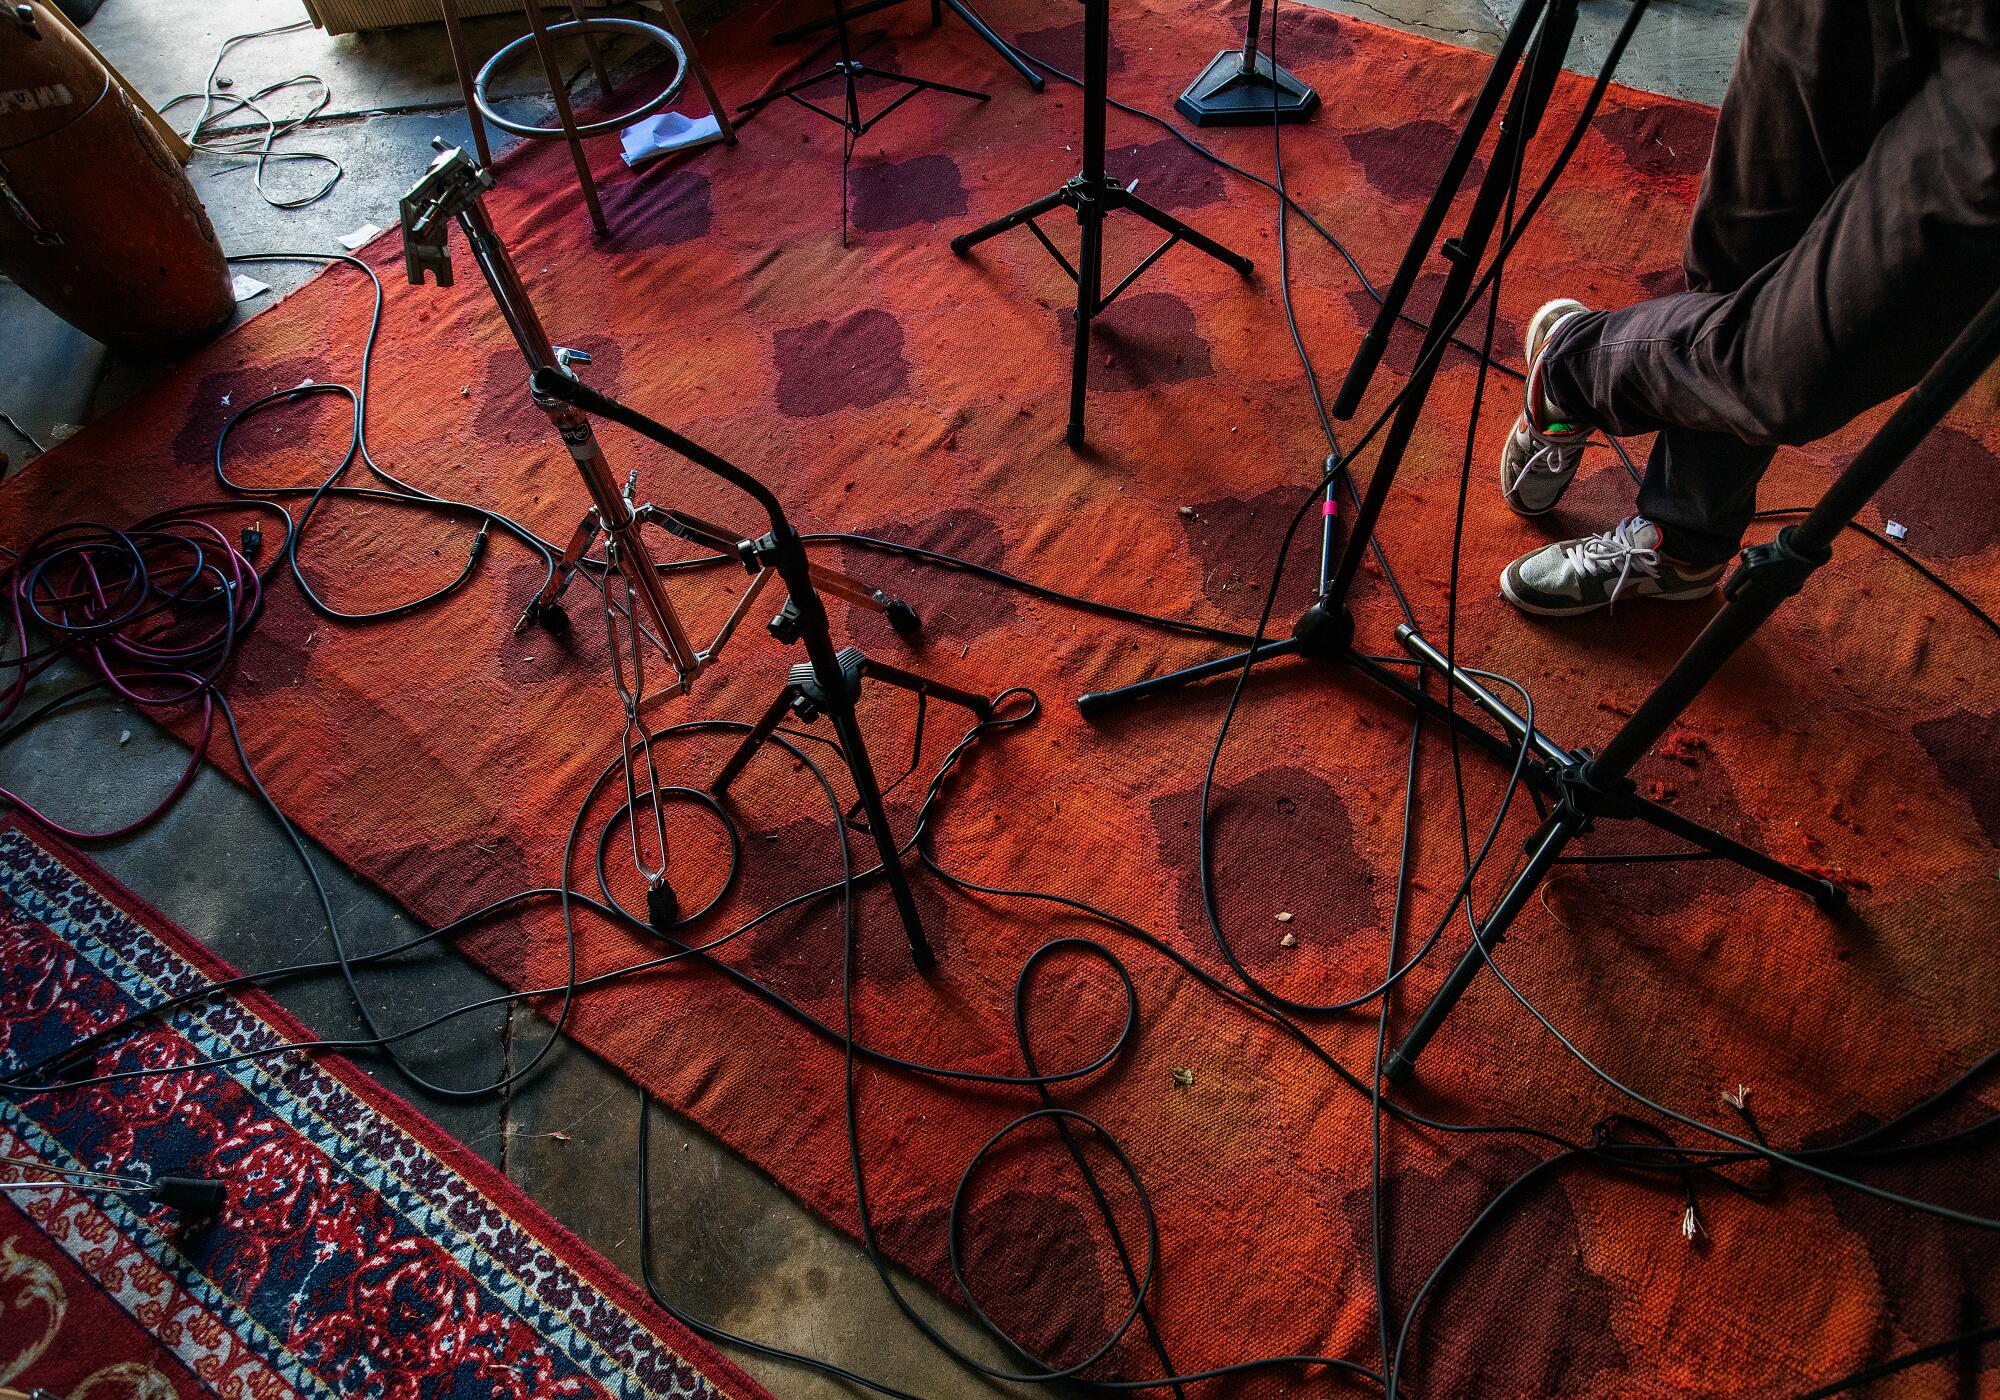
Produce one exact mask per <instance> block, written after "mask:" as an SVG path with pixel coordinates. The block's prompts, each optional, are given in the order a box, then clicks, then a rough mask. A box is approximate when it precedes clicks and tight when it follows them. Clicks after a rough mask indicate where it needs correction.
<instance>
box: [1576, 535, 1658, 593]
mask: <svg viewBox="0 0 2000 1400" xmlns="http://www.w3.org/2000/svg"><path fill="white" fill-rule="evenodd" d="M1647 523H1648V522H1647V520H1646V517H1645V516H1643V515H1635V516H1632V517H1631V518H1630V519H1628V520H1622V521H1620V522H1619V523H1618V525H1617V527H1616V528H1614V529H1610V530H1606V531H1604V533H1602V534H1599V535H1590V536H1588V537H1586V538H1584V539H1580V540H1576V541H1574V542H1572V543H1570V544H1565V545H1561V546H1559V548H1560V549H1561V550H1562V557H1563V562H1564V563H1566V564H1568V565H1569V566H1570V568H1571V569H1572V570H1574V571H1575V572H1576V573H1577V574H1578V575H1579V576H1580V577H1582V578H1597V577H1599V576H1600V575H1603V574H1608V573H1610V572H1611V571H1612V570H1613V569H1616V570H1617V571H1618V581H1617V582H1616V583H1614V584H1612V585H1611V596H1610V597H1609V598H1608V599H1606V600H1605V601H1606V602H1607V603H1616V602H1617V601H1618V595H1619V594H1620V593H1622V592H1624V591H1625V585H1626V584H1627V583H1628V582H1630V581H1631V578H1632V576H1633V574H1635V573H1637V574H1641V575H1643V576H1645V577H1646V578H1658V577H1659V573H1660V551H1659V547H1658V537H1657V533H1656V535H1655V542H1654V543H1653V544H1650V545H1645V544H1640V543H1639V539H1638V535H1639V531H1640V530H1641V529H1644V528H1645V527H1646V525H1647Z"/></svg>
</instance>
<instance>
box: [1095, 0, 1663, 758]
mask: <svg viewBox="0 0 2000 1400" xmlns="http://www.w3.org/2000/svg"><path fill="white" fill-rule="evenodd" d="M1577 3H1578V0H1523V3H1522V5H1521V8H1520V9H1519V10H1518V11H1516V12H1515V15H1514V20H1513V23H1511V24H1510V25H1509V26H1508V27H1507V33H1506V35H1505V37H1503V38H1502V40H1501V43H1500V48H1499V51H1498V52H1497V53H1496V54H1495V55H1494V56H1493V65H1492V67H1491V68H1490V69H1489V70H1488V71H1487V75H1486V82H1485V84H1484V85H1483V86H1482V87H1481V88H1480V91H1479V95H1478V97H1477V98H1476V99H1475V100H1474V102H1473V106H1472V111H1471V112H1470V113H1469V114H1468V115H1467V117H1466V122H1465V127H1464V129H1463V130H1462V131H1461V132H1460V133H1459V136H1458V143H1457V145H1455V146H1454V147H1453V148H1452V153H1451V157H1450V159H1449V160H1448V161H1447V162H1446V164H1445V169H1444V174H1443V175H1442V176H1441V177H1440V178H1439V181H1438V185H1437V188H1436V189H1435V190H1434V191H1433V192H1432V194H1431V198H1430V202H1429V204H1428V205H1426V206H1425V209H1424V212H1423V215H1422V217H1421V218H1420V219H1419V220H1418V222H1417V228H1416V231H1415V232H1414V233H1413V234H1412V235H1411V238H1410V245H1409V248H1408V250H1407V251H1406V252H1405V253H1404V255H1403V261H1402V265H1401V267H1400V268H1399V269H1398V271H1397V274H1396V280H1395V282H1394V283H1393V284H1391V286H1390V288H1389V291H1388V293H1387V294H1386V296H1385V297H1384V299H1383V311H1382V314H1381V316H1379V317H1378V318H1377V320H1376V324H1375V329H1374V330H1372V331H1370V333H1369V336H1368V339H1366V340H1364V341H1363V342H1362V347H1361V351H1360V355H1359V357H1358V358H1357V359H1356V360H1355V363H1354V366H1353V367H1352V368H1351V369H1350V370H1349V372H1348V376H1347V380H1346V382H1345V383H1344V384H1343V386H1342V389H1341V394H1340V398H1339V400H1338V401H1337V403H1336V404H1335V407H1334V412H1335V413H1336V414H1338V415H1340V416H1343V417H1346V416H1351V415H1352V413H1353V406H1354V403H1355V402H1358V401H1359V399H1360V396H1361V389H1362V388H1365V387H1366V383H1367V379H1368V376H1369V374H1370V373H1371V372H1372V370H1373V369H1374V366H1375V363H1376V361H1378V360H1379V359H1380V357H1381V346H1380V344H1377V343H1375V342H1376V341H1377V339H1378V337H1382V338H1386V329H1385V328H1386V327H1392V326H1394V325H1395V323H1396V320H1397V317H1398V315H1399V313H1400V312H1401V310H1402V303H1403V299H1404V298H1406V297H1407V296H1408V294H1409V290H1410V287H1411V286H1412V285H1413V284H1414V283H1415V281H1416V277H1417V273H1418V271H1419V270H1421V269H1422V267H1423V263H1424V259H1425V257H1426V255H1427V254H1428V253H1429V251H1430V247H1431V244H1432V242H1433V241H1434V240H1435V239H1436V237H1437V234H1438V230H1439V229H1440V228H1441V227H1442V226H1443V224H1444V220H1445V218H1446V216H1447V215H1448V214H1449V213H1450V212H1451V207H1452V203H1453V201H1454V199H1455V198H1456V197H1457V194H1458V190H1459V186H1460V185H1461V184H1462V183H1463V182H1464V180H1465V174H1466V171H1467V170H1468V169H1470V168H1471V165H1472V160H1473V157H1474V156H1475V155H1477V154H1478V151H1479V146H1480V143H1481V142H1482V141H1483V140H1484V139H1485V136H1486V131H1487V128H1488V127H1489V126H1490V125H1491V124H1492V121H1493V118H1494V115H1495V113H1497V112H1499V110H1500V103H1501V99H1502V98H1503V97H1506V96H1507V92H1508V88H1509V86H1510V84H1511V85H1512V87H1513V95H1512V97H1511V98H1510V99H1509V101H1508V105H1507V110H1506V114H1505V116H1504V117H1502V119H1501V123H1500V135H1499V137H1498V139H1497V140H1496V142H1495V144H1494V150H1493V154H1492V157H1491V159H1490V160H1489V161H1488V162H1487V166H1486V174H1485V177H1484V178H1483V180H1482V181H1481V183H1480V187H1479V193H1478V195H1477V196H1476V198H1475V199H1474V201H1473V204H1472V208H1471V210H1470V212H1468V214H1467V215H1466V219H1465V225H1464V228H1463V231H1462V232H1461V233H1460V234H1459V236H1458V237H1457V238H1454V239H1452V240H1450V241H1449V242H1448V243H1446V245H1445V249H1444V254H1445V257H1446V258H1447V259H1448V260H1449V262H1450V271H1449V272H1448V273H1447V274H1446V277H1445V282H1444V287H1443V289H1442V290H1441V291H1440V292H1439V293H1438V303H1437V309H1436V310H1435V311H1434V312H1432V314H1431V318H1430V325H1429V328H1428V330H1427V332H1426V334H1425V336H1424V342H1423V348H1422V350H1421V352H1420V353H1419V354H1418V357H1417V368H1416V371H1415V372H1414V373H1413V374H1412V375H1411V378H1410V382H1409V384H1408V385H1407V386H1406V387H1405V389H1404V391H1403V397H1402V401H1401V403H1400V405H1399V407H1398V410H1397V413H1396V417H1395V419H1394V421H1393V422H1392V423H1391V424H1390V427H1389V431H1388V435H1387V437H1386V438H1385V440H1384V442H1383V445H1382V450H1381V457H1380V461H1379V462H1378V463H1377V465H1376V467H1375V471H1374V473H1373V475H1372V476H1371V477H1370V478H1369V482H1368V491H1367V494H1366V496H1365V497H1364V498H1363V500H1362V503H1361V508H1360V510H1359V511H1358V512H1356V515H1355V519H1354V523H1353V527H1352V528H1351V529H1350V531H1349V532H1348V539H1347V545H1346V548H1345V549H1343V550H1339V551H1337V552H1336V551H1335V550H1334V549H1332V547H1331V537H1330V531H1329V532H1328V533H1327V534H1326V535H1323V536H1322V545H1321V551H1320V577H1319V587H1318V590H1317V595H1316V597H1315V599H1314V601H1313V603H1312V605H1311V606H1310V607H1308V608H1307V609H1306V610H1305V612H1304V613H1303V614H1301V615H1300V617H1299V619H1298V621H1297V622H1296V623H1294V624H1293V627H1292V635H1291V636H1289V637H1285V638H1280V639H1279V640H1276V641H1270V642H1265V643H1263V644H1261V645H1260V646H1258V647H1257V648H1256V649H1255V650H1254V651H1250V652H1237V653H1235V654H1233V655H1230V656H1224V657H1218V658H1217V659H1216V660H1213V661H1205V662H1202V663H1200V664H1199V665H1195V666H1190V667H1187V668H1185V669H1183V670H1179V671H1173V672H1169V673H1167V674H1164V675H1159V676H1154V677H1151V678H1149V679H1147V680H1143V681H1139V682H1136V683H1135V684H1132V685H1126V686H1120V687H1118V688H1116V689H1113V690H1105V691H1097V692H1094V693H1092V694H1088V695H1084V696H1082V697H1080V698H1079V699H1078V700H1077V707H1078V708H1079V709H1081V710H1082V711H1083V713H1084V716H1085V717H1086V718H1096V717H1098V716H1100V715H1103V714H1105V713H1107V712H1108V711H1110V710H1112V709H1114V708H1116V707H1117V706H1119V705H1123V704H1126V703H1128V702H1129V701H1133V700H1138V699H1142V698H1144V697H1147V696H1151V695H1157V694H1160V693H1162V692H1164V691H1169V690H1177V689H1179V688H1180V687H1182V686H1186V685H1190V684H1193V683H1194V682H1196V681H1201V680H1206V679H1208V678H1209V677H1211V676H1219V675H1226V674H1228V673H1229V672H1232V671H1238V670H1241V669H1242V668H1243V665H1244V662H1245V660H1246V658H1247V659H1248V660H1249V661H1250V662H1252V663H1257V662H1263V661H1266V660H1269V659H1271V658H1273V657H1280V656H1302V657H1305V658H1307V659H1309V660H1314V661H1335V662H1345V663H1347V664H1348V665H1352V666H1355V667H1357V668H1359V669H1360V670H1362V671H1364V672H1365V673H1367V674H1368V675H1369V676H1370V677H1371V678H1373V679H1375V680H1376V681H1379V682H1381V683H1382V684H1383V685H1385V686H1388V687H1389V688H1390V689H1391V690H1394V691H1396V692H1397V693H1398V694H1399V695H1401V696H1402V698H1403V699H1405V700H1406V701H1408V702H1409V703H1411V704H1413V705H1418V706H1419V707H1421V708H1424V709H1426V710H1429V709H1430V706H1429V705H1426V704H1425V703H1424V702H1425V699H1427V698H1428V697H1427V696H1426V695H1425V692H1424V690H1423V689H1422V688H1421V687H1420V686H1416V685H1412V684H1410V683H1409V682H1408V681H1406V680H1404V678H1402V677H1400V676H1397V675H1395V674H1394V673H1393V672H1391V671H1389V670H1388V669H1387V668H1385V667H1382V666H1380V665H1379V664H1377V663H1373V662H1371V661H1370V660H1369V659H1368V657H1367V656H1366V655H1365V654H1363V653H1361V652H1359V651H1356V650H1355V649H1354V647H1353V645H1352V641H1353V635H1354V619H1353V615H1352V613H1351V612H1350V611H1349V608H1348V602H1347V599H1348V594H1349V592H1350V591H1351V589H1352V588H1353V585H1354V579H1355V576H1356V575H1357V574H1358V573H1359V572H1360V569H1361V561H1362V559H1363V558H1364V557H1365V556H1366V554H1367V551H1368V546H1369V543H1370V541H1371V540H1372V539H1373V537H1374V532H1375V525H1376V521H1377V520H1378V519H1379V518H1380V516H1381V513H1382V506H1383V504H1384V502H1385V501H1386V500H1387V498H1388V494H1389V487H1390V485H1391V484H1392V483H1393V482H1394V480H1395V476H1396V469H1397V467H1398V465H1399V464H1400V463H1401V461H1402V457H1403V452H1404V450H1405V449H1406V448H1407V447H1408V446H1409V442H1410V438H1411V435H1412V434H1413V433H1414V431H1415V429H1416V426H1417V423H1418V421H1419V419H1421V418H1422V416H1423V410H1424V405H1425V401H1426V399H1427V398H1428V396H1429V393H1430V388H1431V384H1432V382H1433V380H1434V379H1435V378H1436V374H1437V365H1438V363H1439V361H1440V360H1441V359H1442V358H1443V351H1444V342H1445V341H1446V339H1447V338H1448V337H1449V336H1450V334H1451V326H1452V323H1453V322H1454V321H1455V320H1456V319H1457V316H1458V313H1459V311H1460V310H1461V309H1462V308H1463V307H1464V305H1465V303H1466V300H1467V297H1468V293H1469V292H1470V291H1471V288H1472V285H1473V279H1474V276H1475V275H1476V273H1477V271H1478V264H1479V260H1480V257H1481V256H1482V255H1483V254H1484V252H1485V249H1486V244H1487V241H1488V239H1489V238H1490V237H1491V236H1492V232H1493V229H1494V227H1495V226H1496V225H1497V224H1498V222H1499V218H1500V213H1501V210H1502V208H1503V207H1504V205H1505V202H1506V197H1507V192H1508V187H1509V184H1510V182H1511V180H1512V178H1513V171H1514V168H1515V165H1516V157H1517V155H1518V154H1519V152H1520V150H1521V148H1522V146H1523V145H1524V144H1525V143H1526V142H1527V140H1528V139H1529V137H1530V136H1532V135H1533V133H1534V129H1535V126H1536V125H1537V124H1538V122H1539V121H1540V119H1541V115H1542V112H1543V111H1544V110H1545V109H1546V107H1547V105H1548V99H1549V94H1550V92H1551V91H1552V90H1553V89H1554V86H1555V80H1556V75H1557V73H1558V72H1560V70H1561V68H1562V59H1563V54H1564V53H1565V52H1566V51H1567V49H1568V47H1569V40H1570V34H1571V32H1572V31H1573V29H1574V28H1575V25H1576V11H1577ZM1635 3H1636V4H1637V5H1638V6H1640V7H1642V8H1643V7H1644V5H1645V4H1646V3H1647V0H1635ZM1544 13H1546V15H1547V19H1546V21H1545V22H1543V15H1544ZM1531 37H1532V39H1533V44H1532V46H1530V43H1529V40H1530V38H1531ZM1524 54H1525V59H1524ZM1517 70H1519V80H1518V81H1515V78H1516V72H1517ZM1371 345H1373V353H1372V355H1371V354H1370V347H1371ZM1343 407H1345V409H1346V412H1345V413H1342V408H1343ZM1329 465H1331V463H1329ZM1327 491H1328V494H1327V500H1326V504H1325V505H1324V506H1323V510H1324V511H1325V512H1326V514H1327V516H1328V517H1329V519H1330V518H1331V516H1332V514H1333V511H1334V497H1333V494H1332V492H1333V483H1332V482H1328V484H1327ZM1399 635H1400V634H1399ZM1414 635H1415V634H1414V633H1412V636H1414ZM1417 640H1418V641H1421V640H1422V639H1421V638H1418V639H1417ZM1426 660H1427V658H1426ZM1457 683H1458V684H1459V685H1460V687H1461V688H1462V689H1463V688H1465V687H1466V685H1467V683H1470V684H1471V685H1474V686H1477V684H1478V682H1477V681H1476V680H1474V679H1473V678H1472V677H1470V676H1467V675H1464V674H1463V673H1461V674H1460V675H1459V677H1457ZM1468 693H1469V692H1468ZM1493 703H1494V704H1496V705H1499V704H1501V703H1502V702H1501V701H1499V700H1498V698H1497V697H1494V698H1493ZM1481 708H1482V709H1484V708H1486V706H1485V705H1484V704H1483V703H1482V705H1481ZM1443 709H1444V707H1443V706H1439V707H1437V711H1436V713H1437V717H1438V718H1440V719H1442V718H1444V715H1443V713H1442V712H1443ZM1525 727H1526V726H1525V725H1524V726H1522V728H1523V729H1525ZM1460 730H1461V733H1462V734H1464V736H1465V737H1467V738H1471V739H1473V740H1474V742H1480V741H1481V738H1482V737H1483V738H1487V739H1490V738H1491V735H1489V734H1488V733H1487V731H1486V730H1484V729H1482V728H1479V727H1478V726H1476V725H1474V726H1471V727H1470V728H1467V727H1465V726H1460Z"/></svg>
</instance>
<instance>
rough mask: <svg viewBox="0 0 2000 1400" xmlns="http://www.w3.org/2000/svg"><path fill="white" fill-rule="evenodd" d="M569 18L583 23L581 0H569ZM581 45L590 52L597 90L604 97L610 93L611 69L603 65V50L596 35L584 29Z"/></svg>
mask: <svg viewBox="0 0 2000 1400" xmlns="http://www.w3.org/2000/svg"><path fill="white" fill-rule="evenodd" d="M569 14H570V18H571V19H573V20H575V21H576V22H577V23H578V24H582V23H583V3H582V0H569ZM583 47H584V49H585V50H586V51H588V53H589V54H590V67H591V71H592V72H594V73H596V74H597V91H598V92H599V93H600V94H602V95H603V96H605V97H609V96H610V95H611V70H610V69H609V68H606V67H605V66H604V50H603V49H601V48H599V47H598V46H597V36H596V35H595V34H592V33H590V32H588V31H585V33H584V36H583Z"/></svg>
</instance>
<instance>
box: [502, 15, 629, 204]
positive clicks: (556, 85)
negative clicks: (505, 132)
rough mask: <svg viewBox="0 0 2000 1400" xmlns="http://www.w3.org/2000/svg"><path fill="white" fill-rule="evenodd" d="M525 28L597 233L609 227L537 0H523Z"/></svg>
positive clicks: (560, 68)
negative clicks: (531, 38)
mask: <svg viewBox="0 0 2000 1400" xmlns="http://www.w3.org/2000/svg"><path fill="white" fill-rule="evenodd" d="M522 8H523V9H525V10H526V11H527V12H528V28H529V30H530V32H532V33H533V34H534V36H535V52H536V53H538V54H540V55H541V56H542V72H543V73H545V74H547V75H548V80H549V91H550V93H551V94H552V95H553V96H554V97H555V100H556V120H557V121H558V122H559V123H560V124H561V126H562V129H563V138H564V139H565V140H567V141H568V142H569V156H570V160H571V162H572V163H574V164H575V166H576V182H577V184H578V185H580V186H582V187H583V202H584V204H585V206H586V207H588V208H589V210H590V226H591V227H592V228H594V229H596V230H597V231H598V232H599V233H609V232H610V231H611V230H610V228H609V227H608V226H607V225H606V224H605V222H604V206H603V205H602V204H599V203H598V202H597V182H596V181H595V180H592V179H591V178H590V161H589V160H588V159H587V158H585V156H584V154H583V139H582V138H581V137H580V136H578V135H577V134H576V113H575V112H574V111H572V110H571V108H570V105H569V89H568V88H567V87H565V86H564V85H563V75H562V65H561V64H559V63H557V62H556V54H555V50H554V49H552V48H550V47H549V31H548V27H547V26H546V25H545V24H544V23H543V22H542V5H541V0H526V3H525V4H524V5H523V6H522Z"/></svg>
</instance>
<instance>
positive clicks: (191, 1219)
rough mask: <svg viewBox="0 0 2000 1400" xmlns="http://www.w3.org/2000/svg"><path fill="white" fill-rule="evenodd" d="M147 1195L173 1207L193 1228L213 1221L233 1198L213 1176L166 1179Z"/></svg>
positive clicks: (154, 1184)
mask: <svg viewBox="0 0 2000 1400" xmlns="http://www.w3.org/2000/svg"><path fill="white" fill-rule="evenodd" d="M147 1194H148V1195H149V1196H151V1197H152V1198H153V1199H154V1200H156V1201H158V1202H159V1203H160V1204H161V1205H163V1206H172V1207H173V1208H174V1209H175V1210H177V1211H179V1212H180V1213H181V1217H182V1218H183V1219H184V1220H186V1221H187V1222H188V1223H189V1224H191V1225H192V1224H200V1223H202V1222H204V1221H209V1220H213V1219H214V1218H215V1217H216V1216H217V1215H219V1214H220V1213H221V1212H222V1207H223V1204H224V1202H226V1201H227V1200H228V1195H229V1193H228V1191H227V1189H226V1188H225V1187H224V1186H223V1184H222V1182H221V1181H220V1180H219V1179H218V1178H216V1177H212V1176H163V1177H161V1178H160V1179H159V1180H158V1181H155V1182H154V1183H153V1186H152V1189H151V1190H150V1191H148V1192H147Z"/></svg>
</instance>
